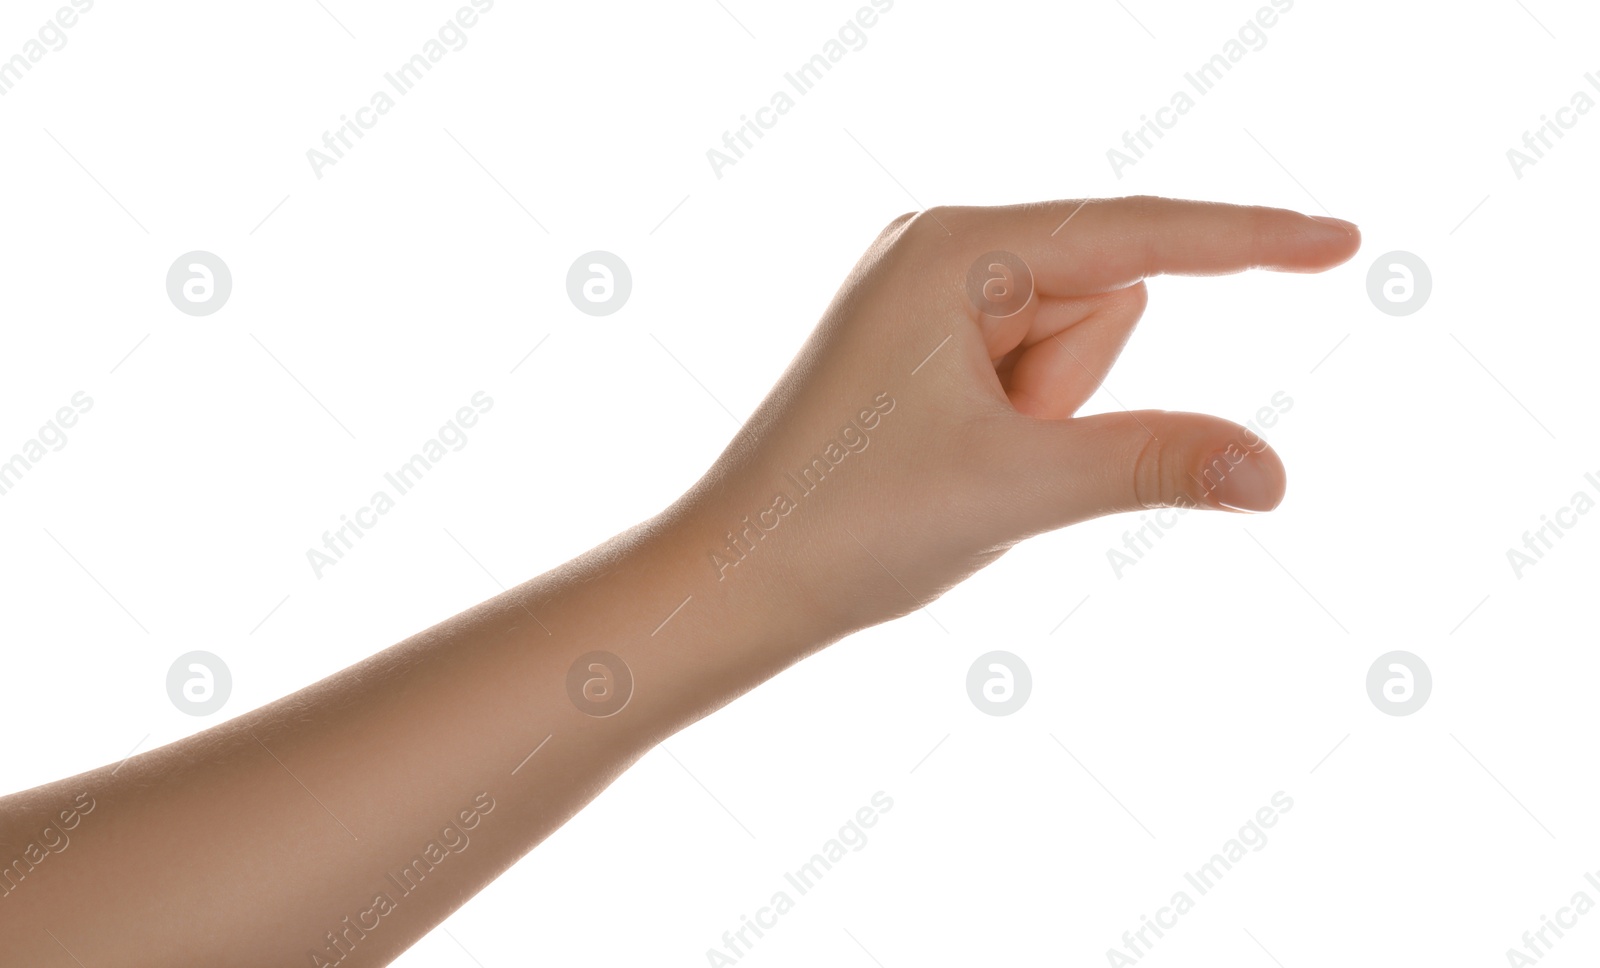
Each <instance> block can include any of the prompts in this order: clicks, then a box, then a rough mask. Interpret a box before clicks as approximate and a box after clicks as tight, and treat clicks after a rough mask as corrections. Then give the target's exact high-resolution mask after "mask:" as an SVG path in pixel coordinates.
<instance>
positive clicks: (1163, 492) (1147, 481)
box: [1133, 435, 1204, 508]
mask: <svg viewBox="0 0 1600 968" xmlns="http://www.w3.org/2000/svg"><path fill="white" fill-rule="evenodd" d="M1186 463H1187V462H1186V461H1185V460H1184V458H1183V456H1182V455H1181V454H1180V453H1177V452H1175V451H1174V450H1173V449H1172V448H1169V447H1167V446H1166V445H1164V444H1162V442H1161V439H1160V438H1158V437H1156V436H1154V435H1151V436H1149V437H1147V438H1146V439H1145V441H1144V443H1143V444H1141V445H1140V447H1139V453H1138V455H1137V456H1136V457H1135V458H1134V462H1133V496H1134V501H1135V502H1136V503H1137V504H1138V505H1139V507H1142V508H1163V507H1198V506H1200V505H1201V504H1202V503H1203V502H1202V499H1203V497H1204V495H1203V493H1202V492H1203V491H1204V488H1203V487H1201V485H1200V484H1199V483H1198V482H1197V481H1196V480H1195V478H1194V477H1193V475H1191V474H1190V473H1189V470H1190V469H1189V468H1188V467H1187V466H1186Z"/></svg>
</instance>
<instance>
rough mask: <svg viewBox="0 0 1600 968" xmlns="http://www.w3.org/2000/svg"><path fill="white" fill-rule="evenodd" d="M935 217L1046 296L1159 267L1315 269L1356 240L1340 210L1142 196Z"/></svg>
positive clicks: (1119, 282) (1338, 259)
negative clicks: (1002, 257)
mask: <svg viewBox="0 0 1600 968" xmlns="http://www.w3.org/2000/svg"><path fill="white" fill-rule="evenodd" d="M941 224H943V225H945V226H947V228H948V230H949V231H950V233H951V235H952V236H953V240H955V241H963V240H964V241H966V242H969V243H970V244H971V245H972V247H973V249H974V252H979V253H981V252H985V251H992V250H1004V251H1007V252H1012V253H1015V254H1016V255H1018V256H1020V257H1021V258H1022V260H1023V261H1024V262H1026V263H1027V264H1028V267H1029V269H1030V270H1032V272H1033V277H1034V285H1035V288H1036V289H1037V290H1038V292H1039V293H1040V294H1042V295H1045V296H1078V295H1087V294H1090V293H1097V292H1105V291H1107V290H1111V289H1120V288H1122V287H1124V286H1130V285H1132V284H1133V283H1135V282H1138V281H1139V280H1140V279H1144V278H1147V277H1149V276H1153V275H1161V274H1176V275H1198V276H1210V275H1224V274H1227V273H1233V272H1242V271H1244V270H1245V269H1275V270H1279V271H1285V272H1320V271H1322V270H1323V269H1329V268H1332V267H1333V266H1336V265H1339V264H1340V263H1342V262H1344V261H1346V260H1347V259H1349V258H1350V257H1351V256H1353V255H1355V253H1356V250H1357V249H1358V248H1360V246H1361V232H1360V230H1359V229H1357V228H1356V226H1354V225H1352V224H1351V223H1349V222H1346V221H1343V220H1342V219H1335V218H1323V217H1319V216H1311V215H1305V214H1302V213H1300V212H1294V211H1290V210H1288V209H1282V208H1264V207H1261V206H1255V205H1227V204H1223V203H1220V202H1199V201H1189V200H1186V199H1176V198H1158V197H1153V196H1146V195H1135V196H1130V197H1126V198H1095V199H1070V200H1064V201H1053V202H1042V203H1034V204H1026V205H1003V206H995V207H992V208H965V209H954V210H949V214H948V215H947V216H946V217H944V218H943V219H941Z"/></svg>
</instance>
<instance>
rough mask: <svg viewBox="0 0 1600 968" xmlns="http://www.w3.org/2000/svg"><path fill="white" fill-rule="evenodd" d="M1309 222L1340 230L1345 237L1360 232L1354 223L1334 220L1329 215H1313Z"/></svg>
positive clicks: (1338, 219)
mask: <svg viewBox="0 0 1600 968" xmlns="http://www.w3.org/2000/svg"><path fill="white" fill-rule="evenodd" d="M1311 220H1312V221H1314V222H1321V223H1322V224H1323V225H1331V226H1334V227H1335V228H1337V229H1340V230H1342V231H1343V232H1344V234H1345V235H1355V234H1356V233H1357V232H1358V231H1360V229H1358V228H1356V223H1354V222H1346V221H1345V220H1344V219H1342V218H1334V217H1332V216H1331V215H1313V216H1311Z"/></svg>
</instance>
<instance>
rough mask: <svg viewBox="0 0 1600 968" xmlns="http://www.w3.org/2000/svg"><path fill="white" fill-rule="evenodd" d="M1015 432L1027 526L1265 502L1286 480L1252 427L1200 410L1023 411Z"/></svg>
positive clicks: (1278, 495) (1270, 503) (1274, 499)
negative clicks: (1035, 414) (1047, 415)
mask: <svg viewBox="0 0 1600 968" xmlns="http://www.w3.org/2000/svg"><path fill="white" fill-rule="evenodd" d="M1022 438H1023V439H1022V441H1021V444H1022V455H1021V457H1022V462H1023V468H1022V474H1021V476H1022V478H1023V481H1024V482H1025V490H1024V494H1025V495H1026V497H1025V498H1024V500H1023V502H1022V503H1021V506H1019V507H1018V511H1019V512H1021V513H1022V514H1023V515H1025V516H1026V518H1027V519H1028V520H1025V521H1021V522H1018V523H1019V524H1021V525H1022V527H1023V529H1024V530H1025V532H1026V533H1029V534H1035V533H1038V532H1041V531H1048V530H1053V529H1055V528H1061V527H1065V526H1067V525H1069V524H1075V523H1077V522H1079V521H1087V520H1089V519H1090V518H1096V517H1100V516H1101V515H1105V514H1114V513H1116V512H1119V511H1138V510H1142V509H1144V508H1155V507H1198V508H1209V509H1212V510H1229V511H1246V512H1249V511H1270V510H1272V509H1273V508H1275V507H1277V506H1278V502H1280V501H1282V500H1283V493H1284V486H1285V483H1286V480H1287V478H1286V475H1285V474H1284V469H1283V461H1281V460H1279V459H1278V455H1277V454H1276V453H1274V452H1273V450H1272V448H1271V447H1269V446H1267V442H1266V441H1265V440H1263V439H1262V438H1261V436H1260V435H1259V434H1256V433H1255V432H1254V431H1252V430H1249V429H1248V428H1245V427H1241V426H1240V425H1238V424H1236V423H1233V422H1232V421H1228V420H1223V419H1222V418H1220V417H1212V416H1208V415H1206V414H1199V413H1172V412H1168V411H1165V410H1139V411H1124V412H1120V413H1106V414H1096V415H1094V416H1090V417H1077V418H1074V419H1071V420H1065V421H1062V420H1035V419H1032V418H1028V419H1027V420H1026V422H1025V424H1024V426H1023V432H1022Z"/></svg>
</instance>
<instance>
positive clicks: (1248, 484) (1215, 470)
mask: <svg viewBox="0 0 1600 968" xmlns="http://www.w3.org/2000/svg"><path fill="white" fill-rule="evenodd" d="M1200 479H1201V481H1202V482H1204V484H1205V486H1206V490H1207V494H1208V495H1209V496H1210V498H1211V500H1212V501H1214V502H1215V503H1216V505H1217V506H1218V507H1220V508H1222V509H1224V510H1227V511H1235V512H1242V513H1246V514H1259V513H1261V512H1263V511H1271V510H1272V509H1273V508H1276V507H1277V506H1278V505H1279V504H1281V503H1283V496H1284V494H1285V493H1286V492H1287V490H1288V473H1287V471H1285V469H1284V466H1283V461H1282V460H1281V459H1280V458H1279V457H1278V455H1277V453H1276V452H1275V451H1273V449H1272V448H1271V447H1266V446H1263V447H1262V448H1261V449H1260V450H1256V451H1244V452H1243V453H1242V454H1241V452H1240V449H1239V448H1238V447H1237V446H1236V445H1230V446H1229V447H1228V448H1227V449H1225V450H1222V451H1219V452H1218V453H1217V454H1215V455H1214V456H1213V457H1212V458H1211V460H1210V461H1209V462H1208V463H1207V464H1206V466H1205V468H1204V469H1203V470H1202V471H1201V474H1200Z"/></svg>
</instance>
